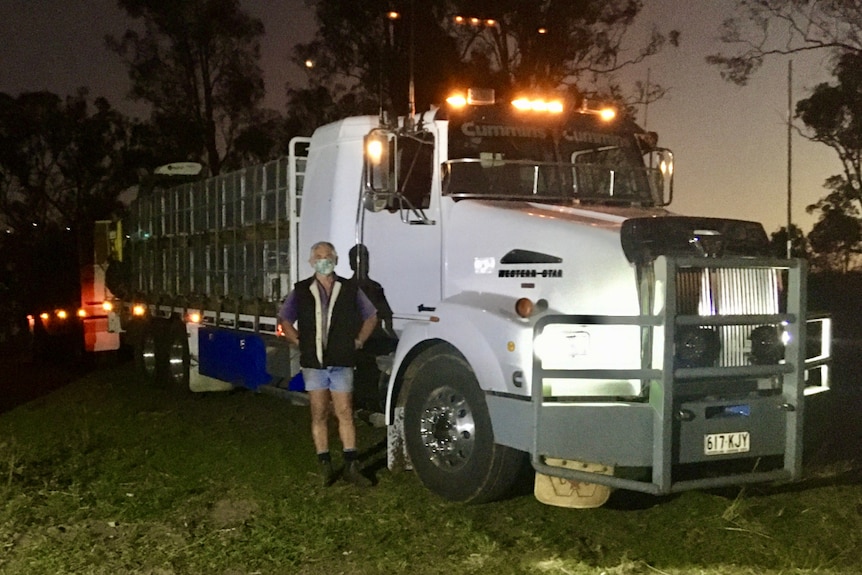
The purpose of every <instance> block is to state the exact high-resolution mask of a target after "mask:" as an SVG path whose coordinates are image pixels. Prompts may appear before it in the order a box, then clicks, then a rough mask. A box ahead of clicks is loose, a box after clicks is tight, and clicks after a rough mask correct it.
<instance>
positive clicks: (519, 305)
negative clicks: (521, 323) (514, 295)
mask: <svg viewBox="0 0 862 575" xmlns="http://www.w3.org/2000/svg"><path fill="white" fill-rule="evenodd" d="M533 309H534V306H533V301H532V300H531V299H530V298H526V297H522V298H520V299H518V301H516V302H515V313H517V314H518V315H519V316H520V317H523V318H528V317H530V316H531V315H533Z"/></svg>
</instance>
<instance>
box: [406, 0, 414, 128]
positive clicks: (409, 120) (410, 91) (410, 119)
mask: <svg viewBox="0 0 862 575" xmlns="http://www.w3.org/2000/svg"><path fill="white" fill-rule="evenodd" d="M415 22H416V10H415V9H414V4H413V0H410V53H409V66H410V84H409V87H408V93H407V97H408V99H409V100H410V102H409V103H410V116H409V117H408V118H407V121H406V122H405V124H406V126H405V127H406V128H407V129H408V130H412V129H413V119H414V117H415V116H416V91H415V88H414V85H413V52H414V48H413V46H414V44H415V43H416V39H415V30H416V24H415Z"/></svg>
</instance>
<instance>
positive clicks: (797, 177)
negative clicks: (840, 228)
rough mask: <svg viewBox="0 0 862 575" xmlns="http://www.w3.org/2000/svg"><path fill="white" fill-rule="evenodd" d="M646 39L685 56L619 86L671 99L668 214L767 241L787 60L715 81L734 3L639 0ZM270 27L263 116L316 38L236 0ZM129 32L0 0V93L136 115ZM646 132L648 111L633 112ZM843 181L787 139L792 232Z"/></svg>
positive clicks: (812, 61)
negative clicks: (829, 182)
mask: <svg viewBox="0 0 862 575" xmlns="http://www.w3.org/2000/svg"><path fill="white" fill-rule="evenodd" d="M645 4H646V9H645V11H644V13H643V15H642V17H641V24H642V26H643V32H644V33H647V32H648V31H649V29H650V27H651V25H652V24H656V25H657V26H658V27H659V28H660V29H662V30H670V29H677V30H680V31H681V33H682V35H681V46H680V47H679V48H672V47H667V48H666V49H665V50H664V52H663V53H662V54H661V55H659V56H658V57H656V58H653V59H651V60H650V61H649V62H648V63H646V64H643V65H641V66H639V67H638V68H637V69H633V70H630V71H629V72H627V73H626V74H625V77H626V78H628V79H630V80H631V81H635V80H640V81H645V80H646V76H647V69H649V72H650V79H651V81H653V82H658V83H660V84H662V85H663V86H665V87H667V88H669V89H670V92H669V94H668V95H667V96H666V97H665V98H664V99H663V100H661V101H659V102H656V103H654V104H652V105H650V107H649V110H648V112H647V115H646V121H647V128H648V129H650V130H656V131H658V132H659V135H660V139H659V144H660V145H662V146H666V147H669V148H671V149H673V150H674V152H675V155H676V178H675V201H674V204H673V205H672V206H671V207H672V209H673V210H674V211H677V212H679V213H682V214H688V215H695V214H698V215H705V216H714V217H732V218H740V219H754V220H758V221H761V222H763V224H764V225H765V227H766V230H767V232H772V231H775V230H777V229H778V228H779V227H780V226H782V225H784V224H785V222H786V205H787V203H786V202H787V195H786V194H787V138H786V134H787V128H786V118H787V87H788V83H787V60H786V59H779V58H776V59H774V60H772V61H769V62H767V64H766V65H765V66H764V69H762V70H761V71H760V73H759V74H758V75H757V76H756V77H755V78H754V79H753V80H752V81H751V82H750V84H749V85H748V86H746V87H743V88H740V87H737V86H734V85H731V84H728V83H726V82H724V81H723V80H721V78H720V77H719V74H718V71H717V70H716V69H715V68H712V67H710V66H708V65H707V64H706V63H705V61H704V58H705V56H706V55H708V54H711V53H714V52H717V51H720V50H721V49H722V45H721V43H720V42H719V41H718V40H717V36H718V29H719V26H720V25H721V22H722V20H723V19H724V18H725V17H727V16H729V15H730V14H731V11H730V8H731V7H732V6H733V2H732V0H711V1H710V2H701V3H697V4H696V5H693V4H692V3H691V2H689V1H688V0H646V1H645ZM243 6H244V7H245V8H246V9H247V10H248V11H249V12H250V13H252V14H253V15H255V16H257V17H259V18H261V19H262V21H263V23H264V25H265V27H266V37H265V38H264V40H263V46H262V47H263V58H264V60H263V62H262V67H263V69H264V73H265V78H266V87H267V101H266V104H267V106H268V107H271V108H275V109H278V110H281V111H283V110H284V107H285V84H286V83H287V82H288V81H290V82H292V83H294V84H298V83H300V82H302V81H303V77H304V76H303V71H302V70H301V69H299V68H298V67H297V66H295V65H294V64H292V63H291V62H290V61H289V56H290V51H291V47H292V46H293V45H294V44H295V43H297V42H304V41H307V40H309V39H310V38H311V37H312V35H313V18H312V16H311V13H310V11H309V9H308V8H307V7H306V6H305V2H304V0H279V1H275V2H274V1H270V0H243ZM131 25H132V23H131V22H130V21H128V20H127V19H126V17H125V15H124V13H123V12H121V11H120V10H119V9H118V8H117V7H116V2H115V0H72V1H69V0H2V2H0V37H2V38H3V41H2V46H0V91H3V92H7V93H10V94H13V95H17V94H18V93H20V92H23V91H33V90H49V91H52V92H55V93H58V94H60V95H66V94H71V93H73V92H74V91H75V90H76V89H77V88H78V87H79V86H88V87H89V88H90V95H91V96H106V97H107V98H108V99H109V100H110V101H111V103H112V104H113V105H114V106H115V107H117V108H119V109H120V110H122V111H123V112H126V113H128V114H132V115H140V114H141V113H142V112H143V110H142V109H141V108H140V107H135V106H134V105H132V104H131V103H129V102H125V101H124V100H123V99H124V95H125V93H126V91H127V90H128V81H127V77H126V74H125V70H124V68H123V66H122V65H121V63H120V62H119V59H118V58H117V56H115V55H114V54H112V53H110V52H108V51H107V49H106V48H105V47H104V42H103V38H104V36H105V35H106V34H113V35H115V36H121V35H122V34H123V32H124V31H125V30H126V29H127V28H128V27H130V26H131ZM825 62H826V60H825V55H817V54H812V55H808V56H806V57H804V58H803V57H796V58H795V59H794V64H793V68H794V86H793V95H794V100H797V99H801V98H803V97H805V96H806V95H807V90H808V89H810V88H811V87H813V86H814V85H815V84H816V83H818V82H822V81H826V80H828V78H829V77H828V75H826V74H825V73H824V72H823V68H824V63H825ZM639 115H640V117H639V121H640V122H641V123H643V122H644V119H645V117H644V111H643V110H641V111H640V112H639ZM839 172H840V164H839V162H838V160H837V158H836V157H835V154H834V152H832V150H831V149H829V148H827V147H826V146H823V145H817V144H811V143H808V142H805V141H804V140H802V139H801V138H800V137H798V136H796V137H794V139H793V181H792V186H793V215H794V218H793V219H794V223H797V224H801V225H802V227H803V229H805V230H806V231H807V230H808V229H810V227H811V224H812V223H813V222H814V219H813V218H812V217H811V216H809V215H807V214H805V213H804V208H805V206H806V205H808V204H810V203H813V202H814V201H816V200H817V199H818V198H819V197H821V196H823V195H825V193H826V191H825V190H824V188H823V182H824V181H825V179H826V178H827V177H829V176H831V175H834V174H838V173H839Z"/></svg>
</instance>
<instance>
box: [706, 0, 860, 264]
mask: <svg viewBox="0 0 862 575" xmlns="http://www.w3.org/2000/svg"><path fill="white" fill-rule="evenodd" d="M721 38H722V41H723V42H724V43H725V44H726V45H727V47H728V49H729V52H727V53H719V54H713V55H711V56H709V57H708V58H707V61H708V62H710V63H712V64H715V65H716V66H718V68H719V70H720V73H721V74H722V77H723V78H725V79H726V80H728V81H730V82H734V83H736V84H740V85H745V84H746V83H747V82H748V79H749V78H750V77H751V76H752V74H755V73H756V72H757V70H758V69H759V68H760V67H761V66H762V65H763V62H764V61H765V59H767V58H774V57H781V56H785V57H787V56H793V55H798V54H802V53H806V52H811V51H821V52H823V53H824V55H826V56H828V57H829V58H830V60H831V69H830V72H831V73H832V76H833V81H832V82H823V83H820V84H818V85H817V86H815V87H814V88H813V89H812V90H811V92H810V94H809V95H808V97H807V98H804V99H802V100H800V101H798V102H797V103H796V110H795V112H796V118H798V119H799V120H801V121H802V123H803V124H804V128H801V129H799V130H798V131H799V132H800V133H801V134H802V136H803V137H805V138H807V139H809V140H811V141H814V142H819V143H822V144H824V145H826V146H829V147H830V148H832V149H833V150H834V151H835V153H836V155H837V157H838V159H839V160H840V162H841V166H842V172H841V173H840V174H837V175H834V176H831V177H830V178H828V179H827V180H826V182H825V183H824V187H825V188H826V189H828V190H830V192H829V193H828V194H827V195H826V196H824V197H823V198H821V199H820V200H819V201H818V202H816V203H814V204H812V205H810V206H808V207H807V208H806V209H807V211H808V212H809V213H817V214H819V219H818V221H817V222H816V223H815V225H814V228H813V229H812V231H811V234H810V237H809V242H810V245H811V248H812V250H813V251H814V252H815V257H816V258H818V265H819V266H820V267H823V266H824V265H825V266H827V267H828V266H832V267H836V268H838V269H843V270H847V269H849V268H850V267H853V265H854V263H855V262H856V257H855V256H856V254H859V253H860V251H862V243H860V237H859V227H860V224H862V219H860V217H862V3H860V2H855V1H844V0H838V1H829V2H820V1H816V0H738V1H737V3H736V13H735V15H733V16H732V17H730V18H728V19H727V20H726V21H725V22H724V24H723V26H722V33H721Z"/></svg>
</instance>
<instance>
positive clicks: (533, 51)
mask: <svg viewBox="0 0 862 575" xmlns="http://www.w3.org/2000/svg"><path fill="white" fill-rule="evenodd" d="M310 4H311V5H312V6H313V7H314V10H315V15H316V18H317V23H318V30H317V34H316V36H315V37H314V39H313V40H312V41H311V42H308V43H306V44H300V45H298V46H297V47H296V48H295V51H294V60H295V61H296V62H297V63H299V64H300V65H304V66H306V67H307V69H308V74H309V80H310V84H311V86H310V88H308V89H307V90H292V91H290V92H289V96H290V99H291V101H292V102H293V103H295V104H303V105H304V108H303V110H304V113H306V115H307V112H309V108H308V104H315V103H317V104H319V105H318V106H314V105H313V106H312V109H311V110H310V111H311V112H313V113H318V114H321V115H324V116H325V115H329V116H333V115H337V114H339V113H341V114H343V113H354V112H366V113H368V112H376V111H381V110H383V111H388V112H395V113H404V112H406V111H408V110H409V107H408V104H409V103H411V100H412V104H413V106H414V107H415V108H416V109H418V110H422V109H425V108H427V106H428V105H430V104H431V103H435V102H440V101H442V100H443V99H444V97H445V94H446V93H447V92H448V90H449V89H450V88H451V87H454V86H464V85H474V86H476V85H479V86H482V87H490V88H495V89H497V90H498V91H502V92H511V91H514V90H518V89H541V90H569V91H572V92H575V93H577V94H578V95H584V94H588V95H594V94H597V93H601V94H602V95H603V96H605V97H618V96H620V94H621V93H622V92H623V90H621V89H620V86H619V85H618V84H617V83H616V82H615V81H614V80H613V75H614V73H615V72H618V71H620V70H621V69H622V68H624V67H625V66H628V65H631V64H635V63H638V62H641V61H643V60H644V59H645V58H648V57H649V56H651V55H653V54H656V53H657V52H658V51H659V50H660V49H661V48H662V46H663V45H664V44H665V42H666V41H667V40H668V39H670V40H671V41H672V42H674V43H675V42H676V41H677V40H678V35H677V34H676V33H675V32H673V33H671V34H669V35H668V36H667V37H666V36H665V35H664V34H662V33H660V32H659V31H658V30H655V29H651V30H650V31H649V33H648V34H646V39H645V40H643V44H642V45H640V46H635V47H632V46H633V45H634V44H633V43H634V42H635V40H633V39H632V32H633V30H634V28H635V23H636V19H637V16H638V15H639V14H640V12H641V9H642V7H643V3H642V2H641V1H640V0H539V1H537V0H422V1H418V0H394V1H387V0H353V1H351V2H341V1H339V0H311V2H310ZM639 32H642V30H639ZM411 85H412V87H413V90H412V93H411V90H410V87H411ZM321 90H323V91H325V92H326V93H327V94H328V96H329V98H328V99H319V98H317V99H315V98H310V97H309V94H313V93H315V92H316V93H318V94H319V93H320V91H321ZM648 91H649V94H645V93H644V94H641V96H640V97H646V98H650V99H655V98H656V97H660V95H661V93H662V89H661V87H659V86H655V85H653V86H652V87H651V88H650V89H649V90H648ZM411 96H412V98H411ZM630 103H632V102H630ZM327 119H331V118H329V117H328V118H327ZM296 123H301V121H297V122H296Z"/></svg>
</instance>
